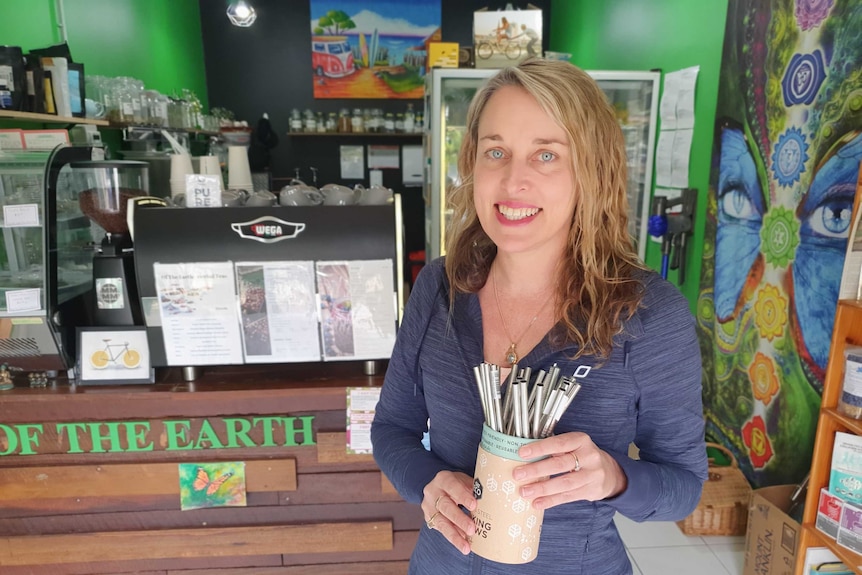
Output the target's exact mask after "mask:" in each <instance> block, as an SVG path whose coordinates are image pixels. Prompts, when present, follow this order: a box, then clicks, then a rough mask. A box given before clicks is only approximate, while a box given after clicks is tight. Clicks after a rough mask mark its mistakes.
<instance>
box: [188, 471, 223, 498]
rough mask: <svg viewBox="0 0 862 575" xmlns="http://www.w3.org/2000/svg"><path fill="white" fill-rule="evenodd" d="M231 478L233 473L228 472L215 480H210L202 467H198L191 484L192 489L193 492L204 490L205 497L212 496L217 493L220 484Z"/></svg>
mask: <svg viewBox="0 0 862 575" xmlns="http://www.w3.org/2000/svg"><path fill="white" fill-rule="evenodd" d="M231 477H233V472H231V471H228V472H227V473H222V474H221V475H220V476H219V477H217V478H215V479H210V476H209V474H207V472H206V471H205V470H204V468H203V467H198V474H197V477H195V480H194V482H193V483H192V488H194V490H195V491H204V490H206V492H207V495H212V494H213V493H215V492H216V491H218V489H219V487H221V486H222V484H223V483H224V482H225V481H227V480H228V479H230V478H231Z"/></svg>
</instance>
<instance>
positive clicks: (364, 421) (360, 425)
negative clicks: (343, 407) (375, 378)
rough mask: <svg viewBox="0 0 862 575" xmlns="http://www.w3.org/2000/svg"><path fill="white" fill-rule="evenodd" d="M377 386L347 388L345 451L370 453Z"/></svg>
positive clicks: (377, 394) (378, 395)
mask: <svg viewBox="0 0 862 575" xmlns="http://www.w3.org/2000/svg"><path fill="white" fill-rule="evenodd" d="M379 399H380V388H379V387H348V388H347V453H371V451H372V450H371V422H372V420H373V419H374V410H375V409H376V407H377V401H378V400H379Z"/></svg>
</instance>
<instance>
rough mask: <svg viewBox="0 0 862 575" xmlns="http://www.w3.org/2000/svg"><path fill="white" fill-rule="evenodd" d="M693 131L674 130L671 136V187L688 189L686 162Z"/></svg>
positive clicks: (689, 153)
mask: <svg viewBox="0 0 862 575" xmlns="http://www.w3.org/2000/svg"><path fill="white" fill-rule="evenodd" d="M693 133H694V130H676V131H675V132H674V136H673V160H672V164H673V165H672V167H671V176H670V179H671V184H670V185H671V186H672V187H674V188H685V187H688V160H689V157H690V155H691V137H692V134H693Z"/></svg>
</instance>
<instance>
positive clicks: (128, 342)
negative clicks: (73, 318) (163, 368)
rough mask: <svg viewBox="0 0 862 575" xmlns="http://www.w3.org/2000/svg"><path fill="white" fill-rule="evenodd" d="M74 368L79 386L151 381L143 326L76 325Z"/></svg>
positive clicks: (151, 371)
mask: <svg viewBox="0 0 862 575" xmlns="http://www.w3.org/2000/svg"><path fill="white" fill-rule="evenodd" d="M77 367H78V369H77V370H76V371H77V377H76V379H77V383H78V384H79V385H114V384H127V383H153V381H155V370H154V369H153V367H152V365H151V362H150V348H149V345H148V344H147V330H146V328H144V327H141V326H129V327H110V328H105V327H79V328H78V366H77Z"/></svg>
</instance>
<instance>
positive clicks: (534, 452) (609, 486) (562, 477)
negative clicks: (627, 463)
mask: <svg viewBox="0 0 862 575" xmlns="http://www.w3.org/2000/svg"><path fill="white" fill-rule="evenodd" d="M518 455H520V456H521V457H522V458H524V459H535V458H537V457H546V456H549V457H546V458H545V459H542V460H541V461H535V462H533V463H527V464H525V465H522V466H520V467H516V468H515V470H514V472H513V476H514V478H515V480H516V481H519V482H528V483H529V484H528V485H522V486H521V488H520V492H521V497H523V498H525V499H531V500H532V505H533V507H535V508H537V509H548V508H549V507H554V506H556V505H560V504H562V503H569V502H571V501H581V500H586V501H598V500H600V499H607V498H608V497H613V496H615V495H618V494H619V493H622V491H624V490H625V488H626V485H627V480H626V475H625V473H624V472H623V470H622V468H621V467H620V465H619V463H617V462H616V460H614V458H613V457H611V456H610V455H608V454H607V453H606V452H604V451H602V450H601V449H599V448H598V447H597V446H596V444H595V443H593V441H592V439H590V436H589V435H587V434H586V433H581V432H578V431H572V432H570V433H564V434H562V435H555V436H553V437H547V438H545V439H540V440H538V441H534V442H533V443H530V444H528V445H524V446H523V447H521V449H520V450H519V451H518ZM545 478H548V479H545ZM543 479H544V481H542V480H543Z"/></svg>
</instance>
